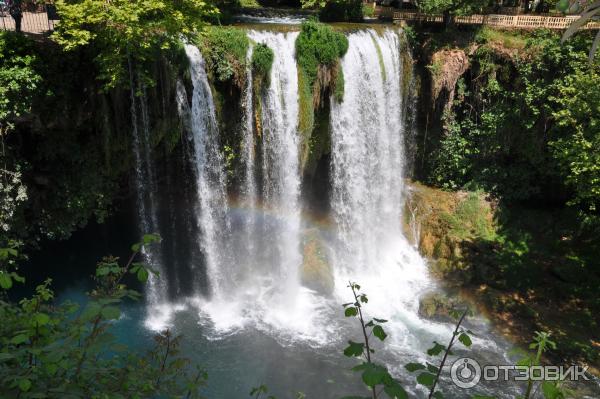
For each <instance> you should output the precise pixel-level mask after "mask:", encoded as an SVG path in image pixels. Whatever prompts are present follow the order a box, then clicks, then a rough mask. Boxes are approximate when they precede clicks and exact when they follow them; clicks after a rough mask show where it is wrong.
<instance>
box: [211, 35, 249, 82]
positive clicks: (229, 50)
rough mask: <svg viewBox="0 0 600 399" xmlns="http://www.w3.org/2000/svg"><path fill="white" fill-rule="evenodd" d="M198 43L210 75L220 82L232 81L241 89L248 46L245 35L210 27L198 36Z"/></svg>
mask: <svg viewBox="0 0 600 399" xmlns="http://www.w3.org/2000/svg"><path fill="white" fill-rule="evenodd" d="M199 42H200V43H199V44H200V50H201V51H202V54H203V55H204V57H205V59H206V66H207V67H208V70H209V71H210V73H211V74H212V75H213V76H214V77H215V78H216V79H217V80H218V81H220V82H227V81H232V82H233V83H235V84H236V86H238V87H243V82H244V79H245V77H246V66H247V61H246V53H247V52H248V46H249V45H250V40H248V36H246V33H245V32H244V31H243V30H240V29H236V28H222V27H212V28H210V29H207V30H206V32H204V33H203V34H202V35H201V36H200V38H199Z"/></svg>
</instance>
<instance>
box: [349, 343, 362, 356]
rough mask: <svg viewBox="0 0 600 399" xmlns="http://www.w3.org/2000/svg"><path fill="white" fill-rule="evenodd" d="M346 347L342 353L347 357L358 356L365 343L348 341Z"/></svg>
mask: <svg viewBox="0 0 600 399" xmlns="http://www.w3.org/2000/svg"><path fill="white" fill-rule="evenodd" d="M348 344H349V345H348V347H347V348H346V349H344V355H346V356H348V357H353V356H360V355H362V354H363V350H364V347H365V344H363V343H362V342H353V341H348Z"/></svg>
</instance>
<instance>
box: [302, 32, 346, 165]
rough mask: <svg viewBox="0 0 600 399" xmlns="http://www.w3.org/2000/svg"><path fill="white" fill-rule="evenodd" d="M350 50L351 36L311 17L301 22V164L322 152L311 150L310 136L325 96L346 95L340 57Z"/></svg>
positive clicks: (337, 96) (340, 97)
mask: <svg viewBox="0 0 600 399" xmlns="http://www.w3.org/2000/svg"><path fill="white" fill-rule="evenodd" d="M346 51H348V39H347V38H346V36H345V35H344V34H343V33H341V32H337V31H335V30H333V28H332V27H331V26H328V25H325V24H322V23H319V22H317V21H315V20H309V21H306V22H304V23H303V24H302V30H301V32H300V34H299V35H298V38H297V39H296V60H297V63H298V92H299V108H300V109H299V121H298V125H299V129H300V133H301V136H302V142H301V150H300V154H301V164H302V166H303V167H305V166H306V164H307V163H309V162H310V160H309V157H310V156H311V154H312V156H319V155H320V154H316V153H315V152H312V151H311V148H310V147H311V141H312V139H311V136H312V135H313V130H314V128H315V115H314V113H315V109H317V108H319V107H320V106H321V104H322V102H323V99H324V98H326V97H328V96H329V95H331V94H333V95H334V96H335V98H336V99H337V100H338V101H339V100H341V99H343V97H344V92H343V90H344V89H343V87H344V76H343V74H342V73H341V68H340V63H339V60H340V58H341V57H342V56H343V55H344V54H345V53H346Z"/></svg>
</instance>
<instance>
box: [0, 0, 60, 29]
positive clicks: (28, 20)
mask: <svg viewBox="0 0 600 399" xmlns="http://www.w3.org/2000/svg"><path fill="white" fill-rule="evenodd" d="M57 23H58V15H57V14H56V8H55V6H54V5H53V4H40V5H37V6H35V7H34V8H33V9H31V8H27V9H24V11H23V15H22V18H21V31H22V32H26V33H35V34H41V33H46V32H50V31H53V30H54V27H55V26H56V24H57ZM0 30H9V31H14V30H16V22H15V20H14V18H13V17H11V16H10V14H9V12H8V11H4V12H2V11H0Z"/></svg>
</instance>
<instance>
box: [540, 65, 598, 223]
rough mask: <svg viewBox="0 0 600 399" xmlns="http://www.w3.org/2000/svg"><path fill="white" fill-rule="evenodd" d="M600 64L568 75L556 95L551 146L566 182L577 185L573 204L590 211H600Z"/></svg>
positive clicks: (592, 212) (587, 211)
mask: <svg viewBox="0 0 600 399" xmlns="http://www.w3.org/2000/svg"><path fill="white" fill-rule="evenodd" d="M598 81H600V64H599V63H597V62H596V63H595V64H594V65H592V66H591V67H590V68H582V69H579V70H577V71H575V72H574V73H572V74H570V75H568V76H566V77H565V78H564V80H563V81H562V82H561V84H560V85H559V87H558V95H557V96H555V97H554V98H553V101H554V102H555V103H556V105H557V107H556V111H555V112H554V113H553V115H552V116H553V118H554V119H555V120H556V127H555V129H554V133H555V135H556V136H558V137H559V138H558V139H556V140H554V141H552V142H551V143H550V146H551V147H552V150H553V155H554V157H555V158H556V159H557V160H558V161H559V164H560V165H561V167H562V172H563V174H564V176H565V179H566V183H567V184H568V185H569V186H570V187H571V188H572V189H573V191H574V194H573V198H572V200H571V203H572V204H575V205H579V206H580V209H581V210H582V211H583V212H585V213H589V214H597V213H598V212H599V211H600V91H599V90H598V87H597V82H598Z"/></svg>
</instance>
